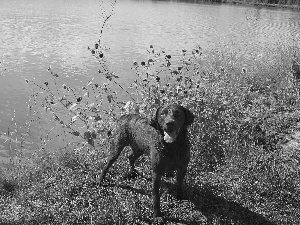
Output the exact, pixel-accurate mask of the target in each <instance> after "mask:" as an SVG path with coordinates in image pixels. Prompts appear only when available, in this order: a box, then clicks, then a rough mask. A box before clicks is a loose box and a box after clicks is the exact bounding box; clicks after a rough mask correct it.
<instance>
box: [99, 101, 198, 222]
mask: <svg viewBox="0 0 300 225" xmlns="http://www.w3.org/2000/svg"><path fill="white" fill-rule="evenodd" d="M193 121H194V115H193V113H192V112H190V111H189V110H188V109H186V108H185V107H183V106H181V105H178V104H170V105H166V106H163V107H159V108H158V109H157V110H156V113H155V115H154V116H153V118H152V119H151V120H150V121H149V120H148V119H147V118H145V117H142V116H140V115H138V114H127V115H123V116H121V117H120V119H119V121H118V124H117V129H116V132H115V133H114V134H113V136H112V141H111V146H110V156H109V158H108V162H107V164H106V165H105V166H104V168H103V171H102V173H101V176H100V184H102V182H103V180H104V178H105V175H106V174H107V172H108V170H109V168H110V167H111V165H112V164H113V163H114V162H115V161H116V160H117V158H118V156H119V155H120V153H121V151H122V150H123V149H124V147H126V146H130V147H131V149H132V154H131V155H130V156H129V163H130V168H131V172H130V173H131V175H132V177H134V176H136V174H137V171H136V170H135V166H134V163H135V160H136V159H138V158H139V157H140V156H141V155H142V154H149V155H150V157H151V166H152V198H153V218H154V220H162V217H161V212H160V200H159V199H160V197H159V188H160V182H161V177H162V175H163V174H164V173H165V172H166V171H173V170H176V171H177V198H178V199H182V198H183V189H182V188H183V187H182V186H183V181H184V177H185V174H186V172H187V166H188V163H189V161H190V146H189V140H188V135H187V128H188V126H190V125H191V124H192V123H193Z"/></svg>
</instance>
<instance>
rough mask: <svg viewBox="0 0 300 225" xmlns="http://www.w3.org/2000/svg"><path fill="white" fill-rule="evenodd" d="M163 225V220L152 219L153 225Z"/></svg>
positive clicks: (158, 218)
mask: <svg viewBox="0 0 300 225" xmlns="http://www.w3.org/2000/svg"><path fill="white" fill-rule="evenodd" d="M161 224H164V219H163V218H162V217H155V218H154V219H153V225H161Z"/></svg>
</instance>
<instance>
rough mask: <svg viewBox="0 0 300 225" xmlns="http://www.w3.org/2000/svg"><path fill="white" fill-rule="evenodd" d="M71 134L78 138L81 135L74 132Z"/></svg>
mask: <svg viewBox="0 0 300 225" xmlns="http://www.w3.org/2000/svg"><path fill="white" fill-rule="evenodd" d="M71 134H73V135H74V136H76V137H78V136H79V135H80V133H79V132H78V131H73V132H71Z"/></svg>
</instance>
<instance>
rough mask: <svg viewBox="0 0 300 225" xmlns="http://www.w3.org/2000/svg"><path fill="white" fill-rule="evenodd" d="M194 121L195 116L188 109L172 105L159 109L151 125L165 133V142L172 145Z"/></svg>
mask: <svg viewBox="0 0 300 225" xmlns="http://www.w3.org/2000/svg"><path fill="white" fill-rule="evenodd" d="M193 121H194V115H193V113H191V112H190V111H189V110H188V109H186V108H184V107H183V106H181V105H177V104H171V105H166V106H163V107H159V108H158V109H157V110H156V113H155V115H154V116H153V118H152V120H151V123H150V125H151V126H153V127H154V128H155V129H157V130H159V131H161V132H162V133H163V135H164V140H165V142H167V143H172V142H174V141H175V140H176V138H177V136H178V135H179V134H180V133H181V132H183V131H186V129H187V127H188V126H189V125H191V124H192V123H193Z"/></svg>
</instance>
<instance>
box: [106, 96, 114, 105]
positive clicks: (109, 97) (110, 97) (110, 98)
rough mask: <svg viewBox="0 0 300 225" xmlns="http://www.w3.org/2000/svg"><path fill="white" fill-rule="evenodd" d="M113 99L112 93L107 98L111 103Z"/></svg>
mask: <svg viewBox="0 0 300 225" xmlns="http://www.w3.org/2000/svg"><path fill="white" fill-rule="evenodd" d="M112 99H113V96H112V95H111V94H109V95H107V100H108V102H109V103H111V101H112Z"/></svg>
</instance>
